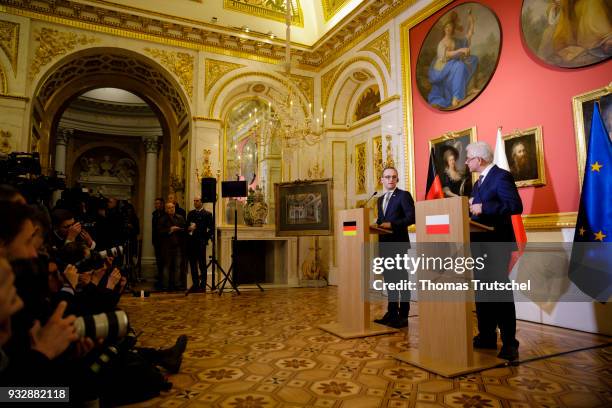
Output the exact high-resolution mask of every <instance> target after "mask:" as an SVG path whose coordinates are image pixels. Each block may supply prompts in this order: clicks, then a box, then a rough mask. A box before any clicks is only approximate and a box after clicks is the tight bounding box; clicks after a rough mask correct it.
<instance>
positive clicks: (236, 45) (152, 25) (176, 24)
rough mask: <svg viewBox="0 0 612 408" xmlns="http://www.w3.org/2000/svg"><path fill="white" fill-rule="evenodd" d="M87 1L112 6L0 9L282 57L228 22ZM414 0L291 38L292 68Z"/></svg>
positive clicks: (16, 4)
mask: <svg viewBox="0 0 612 408" xmlns="http://www.w3.org/2000/svg"><path fill="white" fill-rule="evenodd" d="M90 2H94V3H96V4H100V5H104V6H106V7H113V8H114V9H110V8H106V7H102V6H97V5H91V4H83V3H77V2H76V1H73V0H0V11H3V12H7V13H11V14H15V15H20V16H24V17H29V18H33V19H38V20H42V21H48V22H53V23H57V24H64V25H69V26H72V27H77V28H82V29H86V30H92V31H98V32H105V33H108V34H111V35H117V36H123V37H129V38H136V39H140V40H145V41H153V42H158V43H161V44H166V45H170V46H177V47H184V48H190V49H196V50H202V51H207V52H211V53H217V54H222V55H229V56H233V57H238V58H246V59H250V60H255V61H260V62H266V63H272V64H279V63H282V62H283V60H284V57H285V45H284V42H282V41H280V40H279V39H277V40H271V39H270V38H269V37H267V36H265V35H263V34H257V33H249V35H248V36H247V35H245V33H244V32H242V31H240V30H237V29H232V28H230V27H219V26H216V25H214V24H208V23H203V22H198V21H195V20H188V19H182V18H178V17H175V16H170V15H164V14H161V13H154V12H148V11H146V10H141V9H138V8H134V7H128V6H120V7H119V6H117V5H116V4H114V3H111V2H109V1H105V0H90ZM415 2H416V0H379V1H373V2H369V3H368V2H364V3H363V5H362V6H357V7H356V8H355V9H354V10H353V11H352V12H351V13H349V14H348V15H347V16H346V17H345V18H343V19H342V20H341V21H340V22H338V24H336V27H335V28H334V29H332V30H330V31H329V32H328V33H327V34H325V35H324V36H323V37H322V38H321V39H319V40H318V41H317V42H316V43H315V44H314V45H312V46H306V45H303V44H298V43H292V46H293V50H292V54H293V56H294V57H295V58H296V59H297V60H298V65H297V68H299V69H303V70H310V71H318V70H320V69H321V68H323V67H326V66H328V65H329V64H331V63H332V62H334V61H335V60H336V59H338V58H339V57H340V56H341V55H342V54H344V53H345V52H346V51H347V50H349V49H351V48H353V47H354V46H356V45H358V43H360V42H361V41H363V40H365V39H366V38H367V37H368V36H369V35H370V34H372V33H373V32H374V31H376V30H377V29H379V28H380V27H381V26H382V25H384V24H385V23H387V22H388V21H389V20H391V19H392V18H393V17H395V16H397V15H398V14H399V13H401V12H402V11H404V10H405V9H406V8H407V7H409V6H410V5H412V4H414V3H415ZM117 9H121V10H117ZM136 13H140V14H136ZM142 14H145V15H142Z"/></svg>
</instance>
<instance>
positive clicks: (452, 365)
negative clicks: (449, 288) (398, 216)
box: [395, 197, 505, 377]
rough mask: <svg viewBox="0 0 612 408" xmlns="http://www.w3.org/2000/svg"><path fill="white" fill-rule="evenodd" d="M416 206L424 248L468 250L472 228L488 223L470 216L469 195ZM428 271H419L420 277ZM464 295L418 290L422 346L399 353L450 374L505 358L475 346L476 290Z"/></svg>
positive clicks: (419, 240) (458, 252)
mask: <svg viewBox="0 0 612 408" xmlns="http://www.w3.org/2000/svg"><path fill="white" fill-rule="evenodd" d="M415 207H416V233H417V245H420V244H424V245H421V248H418V253H419V254H421V253H424V254H425V255H428V254H427V252H428V250H433V251H434V252H435V249H436V245H437V244H440V243H444V245H454V246H455V249H456V252H455V255H465V256H469V242H470V231H477V232H478V231H483V230H484V229H487V228H488V227H486V226H483V225H480V224H475V223H472V222H471V221H470V219H469V217H468V200H467V198H466V197H453V198H445V199H440V200H429V201H419V202H417V203H416V206H415ZM446 248H450V246H446ZM438 255H439V254H438ZM428 272H429V271H422V273H421V272H419V275H421V276H419V279H421V277H422V276H423V275H425V276H427V274H428ZM428 297H429V298H430V299H429V300H428V299H427V298H428ZM464 298H465V300H464V301H454V300H445V299H443V298H441V296H440V295H438V296H437V297H436V296H428V294H426V293H424V292H422V291H420V290H419V300H418V305H419V346H418V349H412V350H408V351H405V352H402V353H399V354H397V355H395V358H397V359H399V360H402V361H405V362H407V363H410V364H412V365H415V366H417V367H421V368H424V369H426V370H428V371H431V372H434V373H436V374H440V375H443V376H445V377H454V376H457V375H462V374H466V373H471V372H474V371H480V370H483V369H486V368H490V367H494V366H496V365H499V364H502V363H504V362H505V361H504V360H500V359H498V358H496V357H495V354H490V353H487V352H477V351H474V350H473V346H472V336H473V329H472V326H473V324H472V323H473V320H474V319H473V313H472V306H473V292H472V291H467V292H466V293H465V294H464Z"/></svg>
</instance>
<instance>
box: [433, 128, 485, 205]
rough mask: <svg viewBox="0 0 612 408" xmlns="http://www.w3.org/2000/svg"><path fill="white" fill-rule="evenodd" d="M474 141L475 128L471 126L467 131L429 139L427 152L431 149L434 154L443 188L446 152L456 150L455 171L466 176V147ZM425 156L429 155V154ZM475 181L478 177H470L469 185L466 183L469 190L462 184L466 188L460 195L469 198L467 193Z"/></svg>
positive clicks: (474, 175) (463, 130) (473, 175)
mask: <svg viewBox="0 0 612 408" xmlns="http://www.w3.org/2000/svg"><path fill="white" fill-rule="evenodd" d="M476 140H477V132H476V126H472V127H469V128H467V129H462V130H458V131H455V132H447V133H444V134H443V135H440V136H438V137H436V138H435V139H431V140H430V141H429V151H431V149H432V147H433V149H434V153H435V155H436V162H435V165H436V172H437V174H438V175H440V180H441V181H442V184H443V187H444V182H443V180H442V179H443V178H444V177H443V175H444V174H445V170H446V163H445V153H446V151H448V150H453V149H454V150H456V155H457V158H456V161H455V166H456V167H457V170H460V171H462V172H464V173H465V174H468V173H469V169H468V167H467V165H466V164H465V160H466V158H467V152H466V147H467V145H469V144H470V143H474V142H475V141H476ZM427 154H428V155H429V152H428V153H427ZM477 179H478V177H477V176H476V174H472V175H471V184H470V183H467V184H468V185H469V187H470V188H467V187H468V186H467V185H466V184H465V183H462V185H465V186H466V188H465V189H463V192H462V194H461V195H467V196H469V193H470V192H471V185H473V184H474V183H475V182H476V180H477Z"/></svg>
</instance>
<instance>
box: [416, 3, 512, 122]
mask: <svg viewBox="0 0 612 408" xmlns="http://www.w3.org/2000/svg"><path fill="white" fill-rule="evenodd" d="M500 48H501V28H500V26H499V21H498V20H497V16H496V15H495V13H493V11H491V9H489V8H488V7H486V6H484V5H482V4H479V3H473V2H469V3H463V4H460V5H458V6H457V7H454V8H452V9H451V10H449V11H448V12H446V13H445V14H444V15H442V16H441V17H440V18H439V19H438V20H437V21H436V23H435V24H434V25H433V26H432V27H431V29H430V30H429V33H427V36H426V37H425V40H424V41H423V44H422V45H421V49H420V51H419V56H418V59H417V64H416V83H417V87H418V88H419V92H420V93H421V96H422V97H423V99H425V100H426V101H427V103H428V104H429V105H430V106H432V107H434V108H436V109H439V110H445V111H447V110H455V109H459V108H461V107H463V106H465V105H467V104H468V103H470V102H471V101H473V100H474V99H475V98H476V97H477V96H478V95H479V94H480V93H481V92H482V91H483V90H484V88H485V87H486V86H487V84H488V83H489V81H490V80H491V78H492V77H493V73H494V72H495V69H496V68H497V62H498V60H499V54H500Z"/></svg>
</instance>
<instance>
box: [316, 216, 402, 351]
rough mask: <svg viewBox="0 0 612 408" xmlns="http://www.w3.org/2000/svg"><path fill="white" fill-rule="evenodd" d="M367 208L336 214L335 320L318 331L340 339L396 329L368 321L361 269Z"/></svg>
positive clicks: (366, 236) (367, 235)
mask: <svg viewBox="0 0 612 408" xmlns="http://www.w3.org/2000/svg"><path fill="white" fill-rule="evenodd" d="M369 228H370V223H369V215H368V209H364V208H353V209H350V210H340V211H337V212H336V229H335V231H336V237H335V238H336V246H337V248H336V250H337V251H338V321H337V322H335V323H329V324H323V325H320V326H319V328H321V329H323V330H325V331H328V332H330V333H332V334H335V335H336V336H339V337H342V338H343V339H353V338H357V337H368V336H376V335H380V334H387V333H395V332H397V330H396V329H393V328H391V327H387V326H383V325H381V324H376V323H374V322H372V321H371V318H370V302H368V300H367V296H368V287H367V285H368V280H367V279H366V277H365V273H364V270H365V268H369V267H370V266H369V265H364V262H365V261H366V259H365V254H364V244H366V245H367V244H368V243H369V242H370V230H369Z"/></svg>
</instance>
